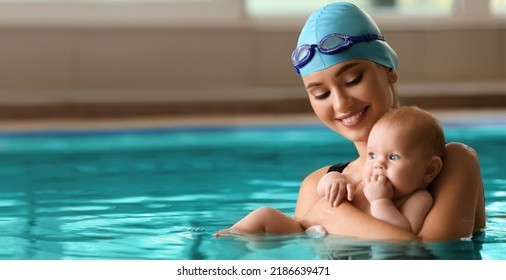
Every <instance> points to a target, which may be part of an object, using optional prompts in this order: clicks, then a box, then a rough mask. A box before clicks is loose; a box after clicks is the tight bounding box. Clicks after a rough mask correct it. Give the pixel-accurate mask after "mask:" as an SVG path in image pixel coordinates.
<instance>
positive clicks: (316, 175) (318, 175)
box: [302, 165, 332, 185]
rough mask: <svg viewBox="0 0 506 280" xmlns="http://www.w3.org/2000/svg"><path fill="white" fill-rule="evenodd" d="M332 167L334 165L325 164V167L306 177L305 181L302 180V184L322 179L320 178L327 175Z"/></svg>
mask: <svg viewBox="0 0 506 280" xmlns="http://www.w3.org/2000/svg"><path fill="white" fill-rule="evenodd" d="M331 167H332V165H326V166H323V167H321V168H319V169H317V170H315V171H313V172H311V173H310V174H309V175H307V176H306V178H305V179H304V182H302V185H304V184H305V183H307V182H309V181H314V180H320V178H321V177H322V176H323V175H325V174H326V173H327V172H328V171H329V169H330V168H331Z"/></svg>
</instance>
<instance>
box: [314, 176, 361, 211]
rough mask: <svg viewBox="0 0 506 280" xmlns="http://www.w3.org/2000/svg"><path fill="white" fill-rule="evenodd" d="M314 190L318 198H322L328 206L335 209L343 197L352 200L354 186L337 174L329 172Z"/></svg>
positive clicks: (344, 177)
mask: <svg viewBox="0 0 506 280" xmlns="http://www.w3.org/2000/svg"><path fill="white" fill-rule="evenodd" d="M316 190H317V192H318V194H319V195H320V196H324V197H325V198H326V199H327V201H328V202H329V204H330V206H333V207H337V206H338V205H339V204H340V203H341V202H342V201H343V199H344V198H345V197H347V199H348V200H349V201H351V200H353V192H354V191H355V185H354V184H352V183H350V181H349V180H348V178H347V177H346V176H345V175H344V174H341V173H339V172H334V171H333V172H329V173H327V174H325V175H323V177H322V178H321V179H320V181H319V182H318V186H317V187H316Z"/></svg>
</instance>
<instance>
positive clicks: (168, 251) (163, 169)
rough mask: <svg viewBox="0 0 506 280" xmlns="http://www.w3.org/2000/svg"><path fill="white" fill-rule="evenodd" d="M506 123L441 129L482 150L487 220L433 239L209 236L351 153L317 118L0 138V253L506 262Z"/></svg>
mask: <svg viewBox="0 0 506 280" xmlns="http://www.w3.org/2000/svg"><path fill="white" fill-rule="evenodd" d="M477 130H479V131H477ZM504 131H506V130H504V129H490V128H458V129H450V130H448V131H447V132H446V133H447V137H448V138H449V140H455V139H458V140H459V141H463V142H466V143H467V144H469V145H471V146H473V147H474V148H475V149H476V150H477V151H478V154H479V156H480V161H481V167H482V174H483V177H484V184H485V187H486V194H485V195H486V207H487V221H488V228H487V230H486V232H485V233H483V234H480V235H478V236H475V237H474V238H473V239H470V240H465V241H454V242H439V243H418V242H408V243H402V242H371V241H364V240H356V239H346V238H339V237H335V236H311V235H304V234H299V235H289V236H236V237H229V238H219V239H215V238H213V237H212V233H213V232H214V231H216V230H218V229H221V228H224V227H228V226H230V225H231V224H233V223H234V222H235V221H237V220H238V219H239V218H241V217H243V216H244V215H246V214H247V213H249V212H250V211H252V210H254V209H256V208H258V207H261V206H266V205H268V206H272V207H276V208H278V209H280V210H281V211H283V212H285V213H287V214H291V213H293V211H294V206H295V200H296V198H297V192H298V186H299V184H300V182H301V181H302V179H303V178H304V176H305V175H306V174H308V173H310V172H311V171H312V170H315V169H316V168H318V167H321V166H324V165H328V164H331V163H336V162H341V161H346V160H348V159H350V158H353V157H354V152H353V151H354V149H353V147H352V146H351V144H350V143H348V142H347V141H345V140H343V139H341V138H338V137H336V136H335V135H334V134H333V133H332V132H329V131H327V130H326V129H324V128H321V127H285V128H276V129H272V128H271V129H266V128H259V129H256V128H253V129H221V130H220V129H218V130H194V131H191V130H181V131H170V130H168V131H157V132H153V133H146V132H142V131H140V132H135V133H130V132H121V133H105V134H100V133H98V134H89V133H75V134H54V135H51V134H40V135H38V134H32V135H3V136H0V176H2V184H1V185H0V246H1V247H2V250H0V259H180V260H184V259H309V260H313V259H506V232H505V229H506V222H505V221H506V220H505V217H506V200H505V197H506V183H505V182H506V177H505V176H506V169H505V167H504V165H503V164H502V163H501V162H500V160H501V159H503V158H505V157H506V152H505V151H506V149H504V145H505V143H506V141H505V139H506V135H504V134H506V133H505V132H504ZM477 135H479V136H480V139H475V138H474V137H476V136H477ZM335 147H339V149H336V148H335ZM501 153H504V154H501Z"/></svg>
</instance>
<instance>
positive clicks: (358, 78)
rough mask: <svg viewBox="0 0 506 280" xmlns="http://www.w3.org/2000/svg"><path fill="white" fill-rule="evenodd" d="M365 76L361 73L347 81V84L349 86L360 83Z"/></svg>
mask: <svg viewBox="0 0 506 280" xmlns="http://www.w3.org/2000/svg"><path fill="white" fill-rule="evenodd" d="M363 76H364V75H363V74H360V75H358V76H356V77H355V78H353V80H351V81H348V82H346V83H345V85H346V86H347V87H352V86H355V85H357V84H358V83H360V81H362V78H363Z"/></svg>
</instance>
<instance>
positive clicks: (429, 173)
mask: <svg viewBox="0 0 506 280" xmlns="http://www.w3.org/2000/svg"><path fill="white" fill-rule="evenodd" d="M442 167H443V161H442V160H441V158H440V157H438V156H433V157H432V158H431V159H430V161H429V165H428V166H427V170H426V171H425V175H424V177H423V180H424V182H425V183H427V184H429V183H430V182H432V180H434V178H436V176H437V174H439V171H441V168H442Z"/></svg>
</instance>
